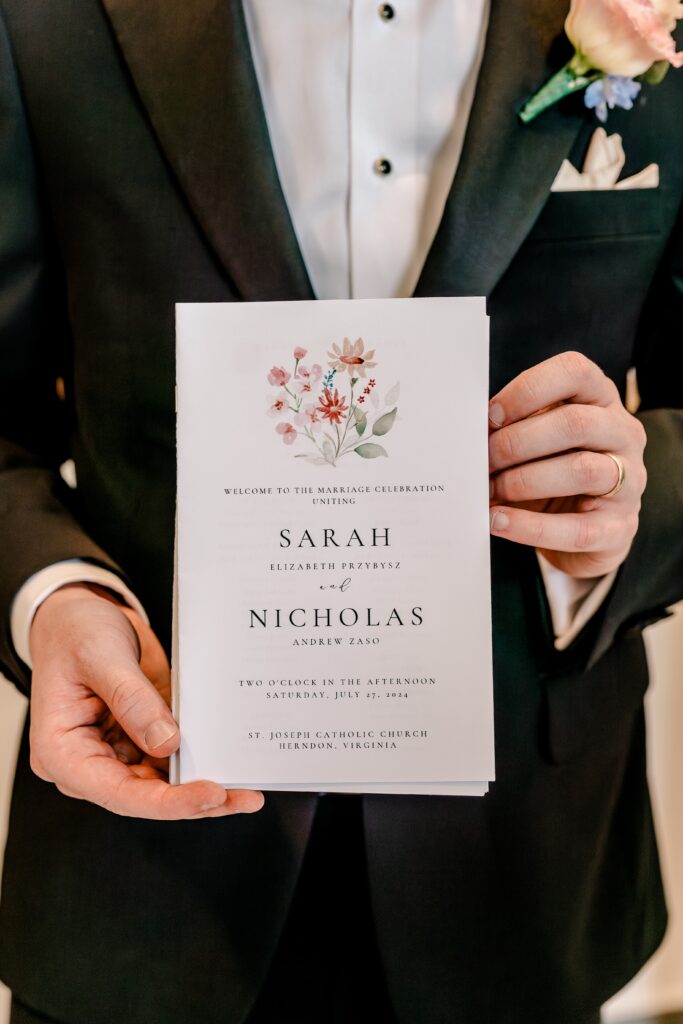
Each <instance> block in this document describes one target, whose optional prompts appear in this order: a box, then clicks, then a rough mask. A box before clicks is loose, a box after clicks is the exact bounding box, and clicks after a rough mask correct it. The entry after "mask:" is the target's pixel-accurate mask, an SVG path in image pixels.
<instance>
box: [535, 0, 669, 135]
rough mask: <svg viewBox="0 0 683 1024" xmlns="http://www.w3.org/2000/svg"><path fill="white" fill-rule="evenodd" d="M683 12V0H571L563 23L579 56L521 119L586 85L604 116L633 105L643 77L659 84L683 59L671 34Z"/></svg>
mask: <svg viewBox="0 0 683 1024" xmlns="http://www.w3.org/2000/svg"><path fill="white" fill-rule="evenodd" d="M682 17H683V3H679V2H678V0H571V7H570V10H569V14H568V16H567V20H566V22H565V26H564V28H565V32H566V33H567V36H568V38H569V41H570V42H571V43H572V45H573V47H574V56H573V57H572V59H571V60H570V61H569V62H568V63H567V64H565V66H564V67H563V68H562V70H561V71H558V72H557V74H556V75H554V76H553V77H552V78H551V79H550V81H549V82H546V84H545V85H544V86H542V87H541V88H540V89H539V90H538V92H536V93H534V95H533V96H532V97H531V99H530V100H528V102H527V103H526V104H525V106H524V107H523V109H522V111H521V112H520V115H519V116H520V118H521V120H522V121H523V122H524V123H525V124H528V123H529V121H533V120H534V118H535V117H538V115H539V114H542V113H543V111H544V110H546V109H547V108H548V107H551V106H552V105H553V104H554V103H557V102H558V101H559V100H562V99H564V98H565V97H566V96H571V95H572V94H573V93H575V92H580V91H581V90H583V89H585V93H584V101H585V104H586V106H587V107H589V108H590V109H591V110H595V112H596V114H597V116H598V118H599V119H600V120H601V121H606V120H607V111H608V109H609V110H612V109H613V108H614V107H623V108H624V110H630V109H631V107H632V106H633V101H634V100H635V98H636V96H637V95H638V93H639V92H640V90H641V87H642V83H643V82H648V83H650V84H657V83H658V82H661V80H662V79H663V78H664V75H665V74H666V72H667V71H668V70H669V67H670V66H672V65H673V67H676V68H679V67H681V65H683V51H680V52H676V44H675V42H674V39H673V37H672V35H671V33H672V32H673V30H674V28H675V27H676V22H677V20H678V19H679V18H682Z"/></svg>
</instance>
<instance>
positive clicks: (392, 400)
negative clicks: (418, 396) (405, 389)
mask: <svg viewBox="0 0 683 1024" xmlns="http://www.w3.org/2000/svg"><path fill="white" fill-rule="evenodd" d="M400 394H401V385H400V384H398V383H397V384H394V386H393V388H391V390H390V391H387V397H386V398H385V399H384V401H385V402H386V404H387V405H396V403H397V402H398V396H399V395H400Z"/></svg>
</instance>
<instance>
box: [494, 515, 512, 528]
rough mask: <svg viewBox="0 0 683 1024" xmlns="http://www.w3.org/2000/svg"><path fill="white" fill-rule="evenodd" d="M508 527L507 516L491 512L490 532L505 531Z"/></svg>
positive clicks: (508, 519)
mask: <svg viewBox="0 0 683 1024" xmlns="http://www.w3.org/2000/svg"><path fill="white" fill-rule="evenodd" d="M509 525H510V518H509V516H506V515H505V513H504V512H499V511H496V512H492V513H491V529H492V530H495V531H498V530H507V528H508V526H509Z"/></svg>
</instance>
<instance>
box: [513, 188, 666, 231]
mask: <svg viewBox="0 0 683 1024" xmlns="http://www.w3.org/2000/svg"><path fill="white" fill-rule="evenodd" d="M663 206H664V204H663V196H662V190H661V188H647V189H626V190H625V191H623V192H618V191H617V192H615V191H612V190H606V191H596V192H551V193H550V196H549V198H548V201H547V203H546V204H545V206H544V207H543V210H542V211H541V214H540V216H539V218H538V220H537V221H536V223H535V224H534V226H533V228H532V229H531V232H530V234H529V235H528V237H527V241H538V242H551V241H553V242H555V241H561V240H562V239H568V240H579V239H586V240H591V241H596V240H600V239H609V240H612V239H618V238H624V239H633V238H638V237H649V236H656V235H659V234H660V233H661V231H662V228H663Z"/></svg>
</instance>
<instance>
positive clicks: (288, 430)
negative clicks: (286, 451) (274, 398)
mask: <svg viewBox="0 0 683 1024" xmlns="http://www.w3.org/2000/svg"><path fill="white" fill-rule="evenodd" d="M275 429H276V430H277V432H278V434H280V435H281V437H282V440H283V441H284V443H285V444H294V442H295V441H296V439H297V436H298V435H297V432H296V430H295V429H294V427H293V426H292V424H291V423H278V425H277V426H276V428H275Z"/></svg>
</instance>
